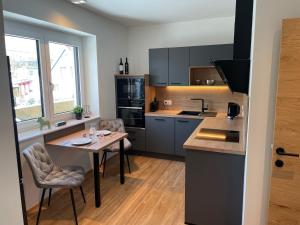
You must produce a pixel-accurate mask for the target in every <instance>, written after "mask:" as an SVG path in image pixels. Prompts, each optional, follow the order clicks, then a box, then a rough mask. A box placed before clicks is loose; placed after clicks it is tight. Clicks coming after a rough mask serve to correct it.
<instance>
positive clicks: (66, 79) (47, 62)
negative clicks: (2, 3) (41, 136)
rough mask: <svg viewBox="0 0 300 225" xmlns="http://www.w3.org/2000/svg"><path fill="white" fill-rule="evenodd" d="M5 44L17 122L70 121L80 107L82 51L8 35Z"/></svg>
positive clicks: (34, 39) (37, 39) (44, 40)
mask: <svg viewBox="0 0 300 225" xmlns="http://www.w3.org/2000/svg"><path fill="white" fill-rule="evenodd" d="M5 42H6V43H5V44H6V52H7V55H8V56H9V57H10V67H11V76H12V83H13V94H14V103H15V110H16V117H17V122H22V124H23V123H24V122H26V123H27V122H28V123H30V121H31V123H32V121H34V122H35V120H36V119H37V118H38V117H40V116H43V117H46V118H48V119H50V120H55V119H67V118H71V111H72V110H73V108H74V107H75V106H76V105H80V104H81V93H80V77H79V60H78V59H79V47H77V46H73V45H71V44H69V43H58V42H54V41H51V40H48V39H47V40H46V38H31V37H22V36H14V35H5ZM19 124H20V123H19Z"/></svg>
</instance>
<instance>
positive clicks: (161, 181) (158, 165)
mask: <svg viewBox="0 0 300 225" xmlns="http://www.w3.org/2000/svg"><path fill="white" fill-rule="evenodd" d="M130 162H131V166H132V173H131V174H129V173H128V172H127V171H126V172H127V173H126V174H125V175H126V182H125V184H124V185H120V183H119V176H118V171H119V170H118V157H114V158H113V159H112V160H110V161H108V163H107V170H106V172H105V175H106V176H105V178H104V179H101V194H102V205H101V207H100V208H97V209H96V208H95V207H94V192H93V174H92V172H89V173H88V174H87V176H86V181H85V183H84V185H83V189H84V192H85V195H86V199H87V204H86V205H84V203H83V201H82V198H81V195H80V191H79V190H77V191H75V202H76V204H77V205H76V207H77V213H78V220H79V225H103V224H105V225H135V224H136V225H178V224H181V225H182V224H184V173H185V166H184V163H183V162H177V161H169V160H163V159H154V158H148V157H143V156H131V157H130ZM46 194H48V192H46ZM44 203H45V204H44V208H43V211H42V214H41V220H40V225H70V224H73V213H72V206H71V200H70V195H69V191H67V190H62V191H59V192H57V193H55V194H54V195H53V196H52V199H51V205H50V207H49V208H47V199H45V201H44ZM36 215H37V208H34V209H32V210H30V212H28V221H29V224H30V225H33V224H35V221H36Z"/></svg>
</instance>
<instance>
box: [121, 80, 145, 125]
mask: <svg viewBox="0 0 300 225" xmlns="http://www.w3.org/2000/svg"><path fill="white" fill-rule="evenodd" d="M116 97H117V99H116V101H117V117H118V118H121V119H123V121H124V125H125V126H126V127H142V128H143V127H145V115H144V113H145V79H144V78H143V77H118V78H116Z"/></svg>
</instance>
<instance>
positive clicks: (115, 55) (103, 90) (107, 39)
mask: <svg viewBox="0 0 300 225" xmlns="http://www.w3.org/2000/svg"><path fill="white" fill-rule="evenodd" d="M3 8H4V10H5V11H8V12H12V13H16V14H19V15H24V16H27V17H32V18H34V19H37V20H41V21H46V22H49V23H52V24H55V25H58V26H61V27H65V28H68V29H73V30H78V31H82V32H85V33H88V34H91V35H94V36H95V39H96V43H93V44H92V45H93V47H96V53H92V54H93V56H94V57H97V61H96V60H95V61H94V62H93V63H97V70H98V74H97V73H96V70H95V69H94V68H91V69H88V71H90V72H91V73H93V75H94V76H97V77H98V78H99V79H98V81H97V83H95V82H94V81H95V80H93V79H92V80H91V81H90V82H89V84H90V88H89V90H88V91H90V93H89V95H90V96H98V92H99V96H100V98H99V99H98V105H99V108H100V114H101V116H103V117H114V116H115V92H114V77H113V74H114V73H116V71H117V65H118V63H119V58H120V57H121V56H122V57H125V56H126V55H127V45H128V29H127V27H125V26H123V25H120V24H118V23H116V22H113V21H111V20H108V19H106V18H104V17H101V16H98V15H96V14H94V13H92V12H89V11H87V10H84V9H82V8H79V7H78V6H76V5H74V4H71V3H69V2H67V1H61V0H51V1H49V0H22V1H20V0H3ZM87 65H91V64H87ZM112 87H113V88H112ZM92 92H94V93H95V94H93V93H92ZM93 100H94V101H95V100H96V98H94V99H93ZM93 103H94V102H93Z"/></svg>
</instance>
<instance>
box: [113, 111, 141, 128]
mask: <svg viewBox="0 0 300 225" xmlns="http://www.w3.org/2000/svg"><path fill="white" fill-rule="evenodd" d="M117 113H118V118H122V119H123V121H124V125H125V127H141V128H143V127H145V115H144V108H142V107H123V106H118V112H117Z"/></svg>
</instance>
